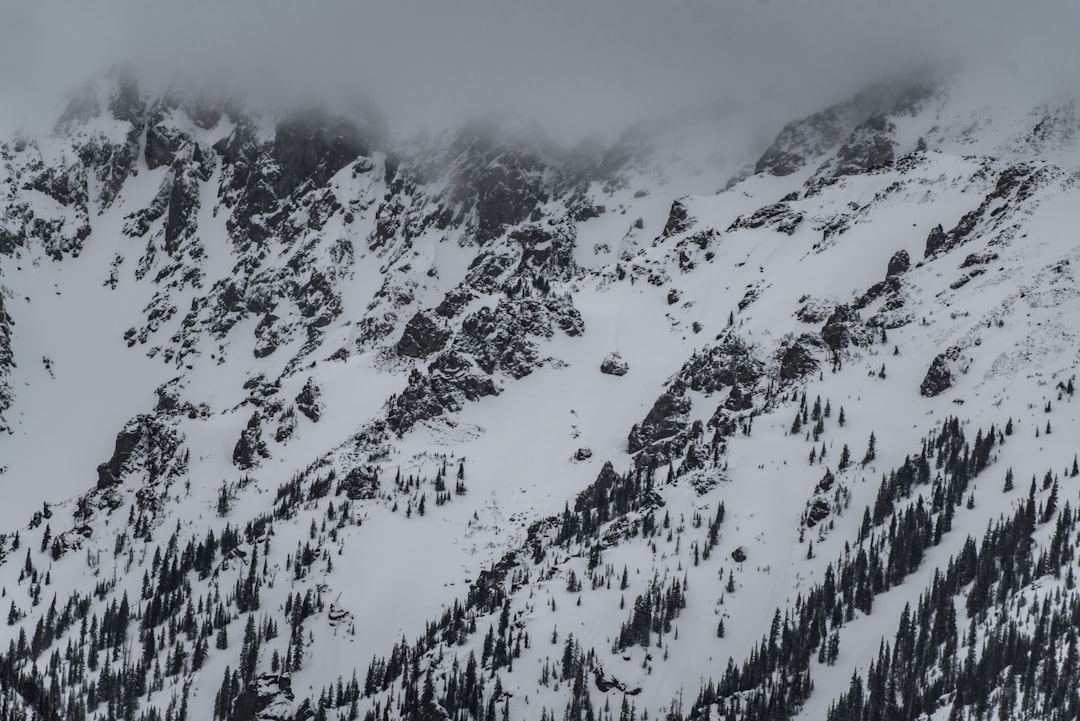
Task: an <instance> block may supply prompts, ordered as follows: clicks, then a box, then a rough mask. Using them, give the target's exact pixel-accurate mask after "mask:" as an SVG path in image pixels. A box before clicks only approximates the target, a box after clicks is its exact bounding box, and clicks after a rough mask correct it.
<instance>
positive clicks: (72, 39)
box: [0, 0, 1080, 143]
mask: <svg viewBox="0 0 1080 721" xmlns="http://www.w3.org/2000/svg"><path fill="white" fill-rule="evenodd" d="M1077 20H1080V10H1077V8H1076V7H1075V4H1070V3H1065V2H1059V1H1057V0H1037V1H1036V2H1033V3H1024V4H1017V3H1009V2H1001V1H998V0H994V1H991V2H975V1H974V0H958V1H956V2H950V3H947V4H943V3H937V2H931V1H930V0H915V1H914V2H892V1H890V0H886V1H884V2H877V3H865V2H858V1H857V0H823V1H822V2H815V3H803V2H796V1H795V0H753V1H751V0H733V1H732V2H725V3H710V2H704V1H703V0H684V1H680V2H675V3H654V2H645V1H643V0H629V1H625V0H624V1H622V2H616V1H615V0H596V1H595V2H590V3H571V2H568V1H567V0H554V1H552V2H543V3H541V2H514V3H500V2H494V1H493V0H462V1H460V2H455V3H440V2H433V1H431V0H406V1H405V2H400V3H383V2H362V3H351V2H345V1H344V0H321V1H319V2H313V3H293V2H285V1H284V0H229V1H227V2H220V3H219V2H208V1H205V0H197V1H196V2H191V3H175V2H154V3H142V2H134V0H104V1H103V2H97V3H92V4H90V3H78V2H73V1H72V0H44V1H43V2H41V3H35V4H34V5H33V6H17V5H14V6H13V5H11V4H8V5H5V6H4V7H3V8H2V9H0V27H2V28H3V30H2V31H0V48H2V49H0V67H3V68H4V71H3V72H2V73H0V99H2V100H3V103H2V106H3V113H2V115H0V124H2V125H4V126H8V127H10V126H13V125H24V126H28V127H31V128H41V127H44V126H46V125H47V123H46V121H45V118H48V117H50V114H51V119H52V120H55V117H56V114H57V112H58V111H57V104H58V103H60V102H61V100H60V98H61V97H62V96H64V95H65V94H66V93H70V92H71V91H72V89H73V88H75V87H78V86H79V85H81V84H82V83H85V82H86V81H87V80H88V79H89V78H92V77H94V76H95V75H98V74H101V73H102V72H104V71H105V70H106V69H107V68H109V67H113V66H115V65H116V64H117V63H128V64H130V66H131V67H134V68H136V69H137V72H138V74H139V76H140V79H141V80H142V81H143V83H145V84H148V85H149V86H150V87H154V86H158V87H166V86H169V85H175V84H180V85H182V86H187V87H201V88H204V89H205V90H206V91H212V92H215V93H220V94H226V95H231V96H236V97H244V98H248V99H251V101H252V102H261V103H282V104H293V105H304V104H314V103H328V102H329V103H339V104H342V103H344V104H348V103H349V102H352V101H353V99H361V100H362V101H363V102H364V103H371V104H374V105H375V106H377V107H378V108H379V109H380V112H381V113H382V114H383V115H384V116H385V117H386V119H387V122H388V124H389V127H390V128H391V131H392V132H393V133H394V134H395V135H396V136H398V137H408V136H411V135H413V134H415V133H417V132H419V131H421V130H425V129H426V130H428V131H432V132H438V131H440V130H442V129H445V128H447V127H452V126H457V125H460V124H461V123H463V122H464V121H465V120H467V119H469V118H473V117H476V116H483V115H485V114H489V113H499V114H503V115H520V116H523V117H526V118H529V119H531V120H533V121H535V122H536V123H537V124H538V125H539V126H540V127H542V128H543V129H544V130H545V132H547V133H548V134H549V135H551V136H553V137H555V138H558V139H560V140H561V141H564V142H567V143H572V142H575V141H577V140H580V139H582V138H584V137H588V136H595V135H597V134H600V135H603V136H605V137H607V138H611V137H613V136H615V135H616V134H617V133H619V132H621V131H623V130H624V129H626V128H627V127H629V126H632V125H634V124H635V123H639V122H642V121H648V120H654V121H655V120H658V119H664V118H671V117H674V116H678V115H680V114H682V113H685V112H687V111H689V110H691V109H698V108H703V107H714V106H715V105H716V104H717V103H727V104H728V107H737V108H738V112H737V113H734V114H731V113H729V115H730V116H731V118H732V120H731V122H741V123H745V124H746V125H747V133H748V137H753V136H755V135H762V134H764V135H769V134H771V133H774V132H775V131H776V130H777V129H779V127H781V126H782V125H783V124H784V122H786V121H788V120H790V119H792V118H793V117H796V116H799V115H804V114H808V113H810V112H813V111H814V110H817V109H820V108H822V107H825V106H827V105H829V104H830V103H832V102H836V101H839V100H842V99H844V98H845V97H847V96H850V95H851V94H853V93H854V92H855V91H856V90H858V89H859V88H861V87H863V86H866V85H869V84H871V83H873V82H876V81H879V80H881V79H883V78H889V77H895V76H897V75H902V74H903V73H905V72H906V71H907V70H908V69H909V68H912V67H928V66H933V67H949V68H954V67H960V66H963V67H982V68H985V69H986V71H987V76H988V77H989V78H993V80H992V82H993V83H995V84H996V85H997V88H996V92H997V93H999V94H1000V93H1008V92H1013V91H1023V90H1024V89H1026V88H1030V86H1031V85H1032V83H1033V82H1036V84H1045V83H1058V84H1063V85H1069V84H1071V82H1072V77H1074V76H1075V73H1074V72H1072V71H1073V70H1075V68H1076V67H1077V66H1078V64H1080V60H1078V57H1080V56H1078V51H1077V50H1076V49H1075V48H1074V47H1073V44H1072V43H1071V42H1070V38H1069V34H1070V29H1071V28H1075V27H1076V26H1077V22H1076V21H1077ZM764 129H767V132H763V130H764Z"/></svg>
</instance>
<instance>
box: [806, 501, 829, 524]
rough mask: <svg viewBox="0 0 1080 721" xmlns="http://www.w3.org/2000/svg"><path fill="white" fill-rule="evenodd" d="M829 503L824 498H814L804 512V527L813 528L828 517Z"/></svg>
mask: <svg viewBox="0 0 1080 721" xmlns="http://www.w3.org/2000/svg"><path fill="white" fill-rule="evenodd" d="M830 511H831V509H830V508H829V502H828V501H826V500H825V499H824V498H815V499H814V500H812V501H811V502H810V508H808V509H807V511H806V527H807V528H813V527H814V526H816V525H817V524H819V523H821V522H822V521H824V520H825V519H826V518H828V517H829V512H830Z"/></svg>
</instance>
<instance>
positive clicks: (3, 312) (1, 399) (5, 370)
mask: <svg viewBox="0 0 1080 721" xmlns="http://www.w3.org/2000/svg"><path fill="white" fill-rule="evenodd" d="M4 303H5V299H4V295H3V294H2V293H0V432H3V431H5V430H7V425H6V422H5V421H4V412H5V411H6V410H7V409H8V408H10V407H11V401H12V394H11V382H10V381H9V380H8V376H9V375H10V373H11V369H12V368H14V367H15V357H14V355H13V354H12V352H11V329H12V326H13V325H14V322H13V321H12V319H11V315H9V314H8V312H7V308H6V307H5V305H4Z"/></svg>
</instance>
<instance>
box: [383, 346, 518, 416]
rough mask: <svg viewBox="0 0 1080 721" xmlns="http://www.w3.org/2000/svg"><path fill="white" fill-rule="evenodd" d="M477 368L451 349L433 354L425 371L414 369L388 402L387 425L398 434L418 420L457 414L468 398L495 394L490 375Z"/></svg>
mask: <svg viewBox="0 0 1080 721" xmlns="http://www.w3.org/2000/svg"><path fill="white" fill-rule="evenodd" d="M477 371H478V369H477V367H476V364H475V363H474V362H473V361H472V360H471V359H470V358H469V357H468V356H467V355H465V354H462V353H457V352H455V351H453V350H449V351H446V352H444V353H442V354H440V355H439V356H438V357H436V358H435V360H434V361H432V363H431V365H430V366H428V372H427V373H422V372H421V371H420V370H418V369H416V368H414V369H413V371H412V373H411V374H410V375H409V383H408V385H407V386H406V387H405V390H403V391H402V392H401V393H400V394H398V395H396V396H393V397H392V398H391V399H390V400H389V401H388V402H387V410H386V423H387V425H388V426H389V427H390V429H391V430H392V431H394V432H395V433H397V434H398V435H399V436H401V435H403V434H404V433H405V432H406V431H408V430H410V429H411V428H412V427H413V426H415V425H416V424H417V423H419V422H421V421H426V420H431V419H433V418H436V417H438V416H441V415H442V414H444V413H456V412H457V411H459V410H461V408H462V405H463V403H464V402H465V401H467V400H468V401H475V400H479V399H480V398H483V397H485V396H494V395H498V393H499V389H498V388H497V387H496V385H495V382H494V381H493V380H492V379H491V377H490V376H489V375H486V374H484V373H481V372H477Z"/></svg>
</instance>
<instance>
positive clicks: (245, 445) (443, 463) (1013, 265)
mask: <svg viewBox="0 0 1080 721" xmlns="http://www.w3.org/2000/svg"><path fill="white" fill-rule="evenodd" d="M979 87H981V86H980V85H979V84H977V83H973V82H968V79H966V78H964V77H962V76H959V77H953V78H950V79H948V80H943V81H939V82H935V83H924V84H904V85H890V86H882V87H876V88H872V89H869V90H867V91H864V92H863V93H860V94H859V95H857V96H855V97H853V99H852V100H851V101H849V102H847V103H844V104H842V105H839V106H836V107H833V108H829V109H826V110H823V111H822V112H820V113H818V114H816V115H813V116H811V117H809V118H806V119H803V120H796V121H793V122H792V123H791V124H789V125H788V126H787V127H786V128H785V129H784V130H783V131H782V132H781V133H780V135H779V136H778V137H777V138H776V140H775V142H774V143H773V145H772V146H771V147H769V148H768V149H767V150H765V151H764V153H759V154H757V155H758V157H755V155H754V154H752V153H750V151H748V150H747V149H746V148H745V145H742V144H741V143H740V139H739V138H738V137H737V135H736V134H735V133H734V132H733V131H731V130H730V128H729V127H728V126H726V125H725V123H724V119H723V118H722V117H714V116H708V117H703V118H692V119H688V120H685V121H682V122H680V123H678V124H675V123H672V124H671V125H669V126H665V127H643V128H636V129H635V130H633V131H631V132H628V133H627V134H626V135H625V136H624V137H623V139H622V140H621V141H620V142H618V143H616V144H615V145H613V146H612V147H608V148H596V147H592V146H588V147H586V146H583V147H580V148H576V149H574V150H573V151H566V150H564V149H561V148H559V147H556V146H554V145H552V144H550V143H548V142H547V141H545V140H544V138H543V137H542V136H541V135H540V134H539V133H538V132H537V131H535V129H533V128H530V127H528V126H525V125H523V124H514V123H505V122H493V121H492V122H478V123H475V124H472V125H469V126H467V127H464V128H461V129H459V130H457V131H453V132H448V133H446V134H444V135H442V136H439V137H435V138H421V139H416V140H412V141H408V142H403V141H401V140H398V139H394V138H393V135H392V133H391V132H390V130H388V129H387V128H385V127H383V124H382V122H381V121H380V120H379V119H378V117H377V116H376V115H375V114H373V113H372V112H370V111H369V110H357V109H335V110H332V111H331V110H328V109H303V110H297V111H295V112H290V113H285V114H282V113H279V112H271V111H269V110H261V109H257V108H249V109H244V110H241V109H238V108H236V107H235V106H233V105H231V104H220V103H215V102H212V101H209V100H205V99H200V98H197V97H194V96H190V95H187V94H184V93H178V92H174V93H165V94H153V93H148V92H146V91H144V90H141V89H140V88H139V87H137V85H136V84H135V82H134V80H133V79H132V78H131V77H129V76H126V75H123V74H119V75H116V76H112V77H109V78H104V79H102V80H101V81H100V82H99V83H97V84H95V85H93V86H91V87H89V88H88V89H87V90H86V91H85V92H84V93H82V94H81V95H80V96H79V97H77V98H76V99H75V100H74V101H73V102H72V104H71V105H70V106H69V108H68V110H67V112H65V114H64V116H63V117H62V118H61V120H60V121H59V123H58V124H57V127H56V130H55V132H54V133H52V134H50V135H48V136H41V137H28V136H19V137H15V138H11V139H9V140H7V142H6V143H5V144H4V145H2V146H0V182H2V184H3V185H2V195H0V198H2V200H0V213H2V221H0V273H2V276H0V284H2V286H3V292H2V293H0V418H2V424H0V425H2V426H3V428H4V430H5V431H7V432H6V434H4V435H3V436H0V484H2V487H3V489H4V494H5V495H4V498H5V501H6V502H5V504H4V506H3V508H2V510H0V520H2V521H3V527H4V528H5V529H6V530H7V531H8V532H7V533H6V534H4V535H3V536H0V585H2V587H3V598H4V599H5V600H7V601H8V607H9V613H8V616H7V619H8V624H7V625H6V626H3V627H0V628H2V629H3V630H2V631H0V633H2V636H0V641H4V642H5V643H4V644H2V645H0V648H7V651H6V653H3V654H2V655H0V680H2V684H0V686H2V689H3V690H2V691H0V719H5V720H6V719H23V718H48V719H53V718H65V719H83V718H102V719H105V718H144V719H147V720H149V719H169V721H173V720H174V719H181V718H188V717H190V718H212V717H219V718H229V719H244V720H247V719H255V718H259V719H281V720H284V719H297V720H298V721H299V720H301V719H306V718H311V717H314V718H316V719H319V720H320V721H321V720H322V719H325V718H338V717H340V718H355V717H357V716H361V715H363V716H364V717H366V718H371V719H379V718H387V719H389V718H409V719H436V718H450V719H455V720H457V719H468V718H476V719H489V718H490V719H494V718H497V717H500V718H506V717H509V718H513V719H546V718H571V719H584V718H619V719H620V721H623V720H625V719H631V718H639V717H640V718H642V719H644V718H647V717H648V718H656V717H662V718H672V719H682V718H700V719H705V718H745V719H762V718H794V717H805V718H825V717H828V718H834V719H846V718H858V717H860V716H862V717H865V718H871V717H873V718H877V717H885V718H896V717H900V716H904V717H907V718H917V717H924V718H925V717H934V718H938V717H940V718H944V717H946V716H949V717H952V715H953V714H958V715H959V716H958V717H964V715H968V716H972V717H974V716H979V717H980V718H986V717H989V716H992V715H993V714H997V717H998V718H1000V719H1004V718H1006V717H1007V716H1012V717H1018V718H1049V717H1051V716H1052V714H1058V715H1059V717H1060V718H1071V717H1074V716H1075V713H1076V711H1077V709H1078V707H1080V700H1078V698H1077V696H1076V692H1075V689H1074V687H1075V679H1076V677H1077V673H1078V672H1080V668H1078V667H1077V664H1078V663H1080V662H1078V661H1077V657H1076V630H1077V623H1076V616H1075V613H1074V610H1075V608H1076V601H1077V600H1078V599H1077V596H1076V592H1075V590H1074V580H1073V571H1072V568H1071V567H1072V565H1073V564H1075V562H1076V559H1075V554H1074V552H1073V546H1072V543H1073V540H1072V539H1074V538H1075V530H1076V529H1075V520H1076V518H1075V514H1074V513H1073V510H1072V508H1071V505H1070V502H1072V503H1075V502H1076V496H1077V491H1078V489H1080V486H1077V483H1078V481H1077V480H1076V479H1077V475H1078V472H1077V470H1076V460H1075V459H1076V453H1077V447H1076V442H1075V439H1076V437H1077V433H1078V431H1080V428H1078V427H1077V424H1078V421H1077V414H1075V413H1073V412H1072V411H1071V408H1072V405H1071V403H1072V401H1073V393H1074V381H1075V373H1076V366H1077V363H1078V361H1080V359H1078V357H1077V351H1076V348H1077V337H1076V335H1077V331H1076V329H1077V328H1080V291H1078V285H1077V279H1076V277H1075V271H1074V268H1075V267H1076V264H1077V263H1078V262H1080V251H1078V245H1077V243H1076V240H1075V238H1074V237H1073V236H1074V231H1073V227H1074V225H1075V223H1074V222H1073V220H1074V218H1075V208H1076V207H1078V201H1080V187H1078V185H1077V177H1078V176H1077V171H1078V170H1080V151H1078V150H1077V147H1078V146H1077V144H1076V133H1077V129H1078V128H1080V119H1078V118H1077V114H1076V109H1075V108H1076V106H1075V102H1076V101H1074V100H1073V99H1070V98H1036V99H1033V100H1032V101H1031V103H1030V104H1029V105H1028V106H1027V107H1022V108H1018V107H1017V106H1016V103H1015V100H1014V99H1011V100H1010V101H1009V102H1005V101H1004V100H1000V99H995V98H994V97H993V95H992V94H987V93H982V92H979V91H978V88H979ZM1006 477H1008V481H1006ZM1003 489H1004V490H1003ZM6 642H10V645H9V644H8V643H6ZM1036 649H1038V650H1036ZM1055 717H1058V716H1055Z"/></svg>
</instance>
